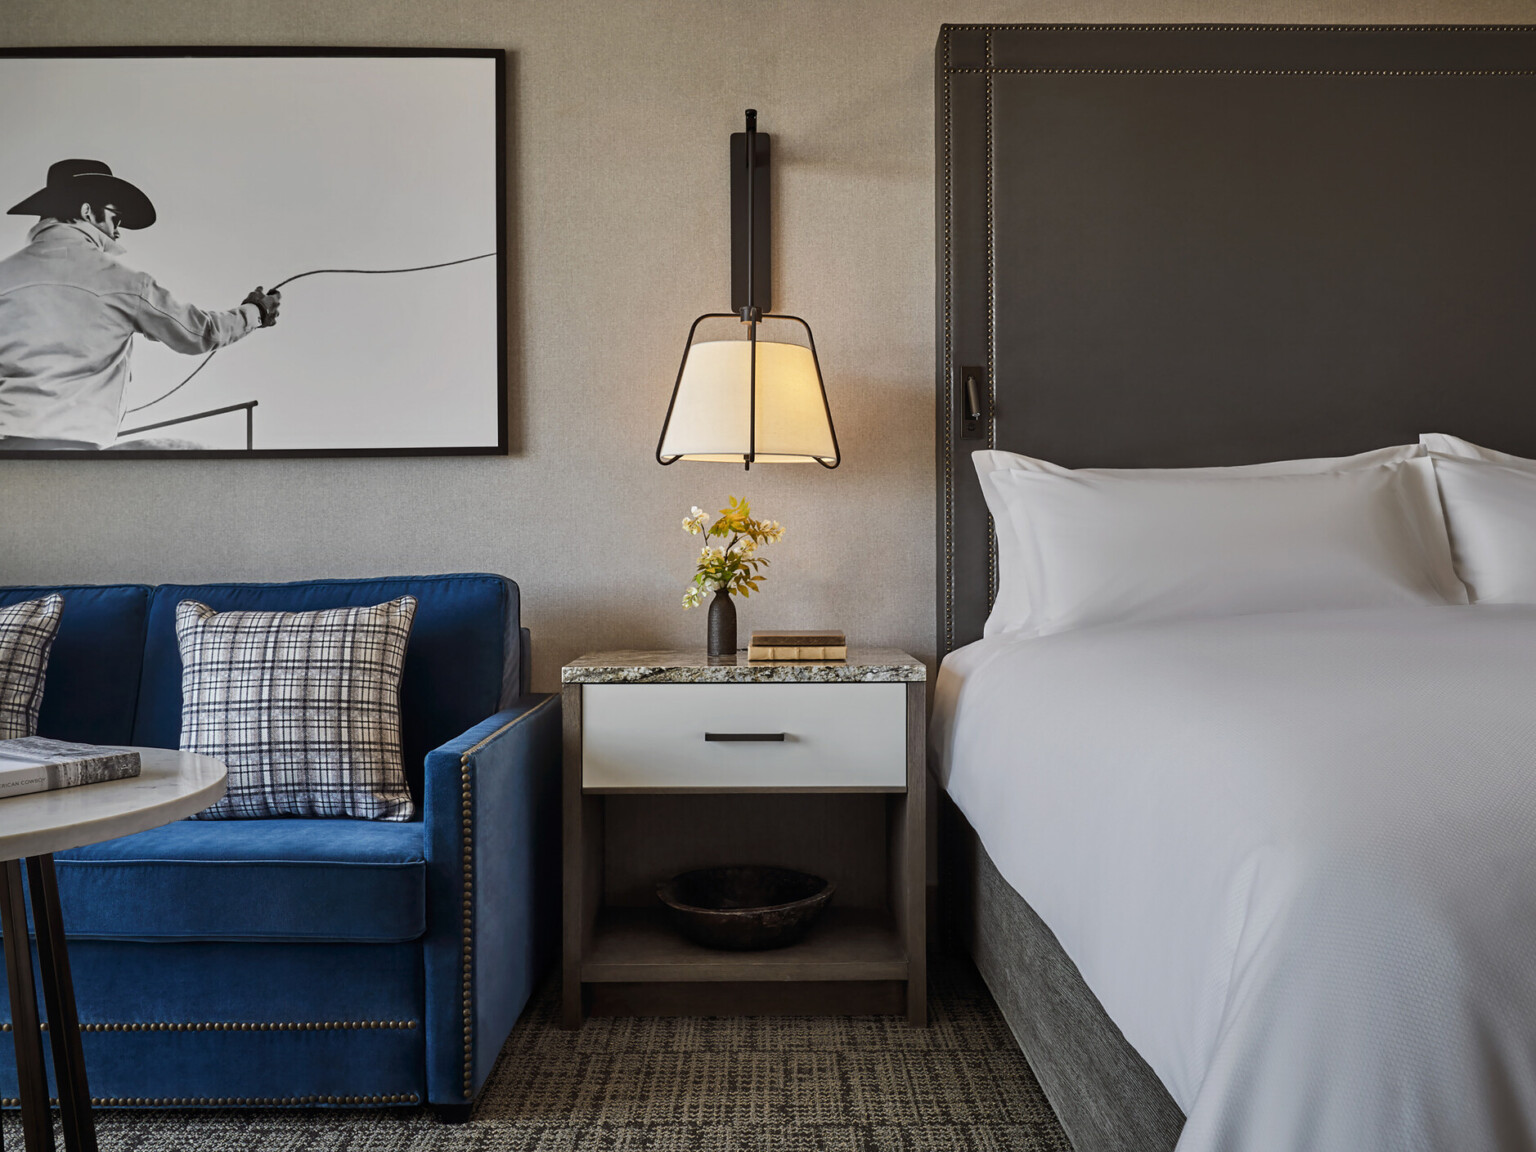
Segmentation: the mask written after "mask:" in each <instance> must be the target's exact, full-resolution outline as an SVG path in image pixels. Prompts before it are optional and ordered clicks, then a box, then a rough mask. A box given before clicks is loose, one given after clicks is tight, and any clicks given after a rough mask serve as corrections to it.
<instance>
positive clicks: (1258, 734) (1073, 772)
mask: <svg viewBox="0 0 1536 1152" xmlns="http://www.w3.org/2000/svg"><path fill="white" fill-rule="evenodd" d="M933 738H934V741H935V745H936V750H937V752H938V762H939V768H940V773H941V776H942V778H943V779H944V781H945V783H946V787H947V788H948V790H949V793H950V795H951V796H952V797H953V798H954V800H955V802H956V803H957V804H958V805H959V807H960V809H961V810H962V811H963V812H964V813H965V815H966V816H967V818H968V819H969V820H970V822H971V824H972V825H973V826H974V827H975V829H976V831H977V833H978V834H979V835H980V837H981V840H982V843H983V844H984V845H985V846H986V849H987V852H988V854H989V855H990V856H991V857H992V859H993V861H994V862H995V863H996V864H997V867H998V869H999V871H1000V872H1001V873H1002V875H1003V876H1004V877H1005V878H1006V879H1007V880H1008V882H1009V883H1010V884H1012V885H1013V887H1014V888H1015V889H1017V891H1018V892H1019V893H1020V894H1021V895H1022V896H1023V897H1024V898H1025V899H1026V900H1028V901H1029V903H1030V904H1031V905H1032V906H1033V907H1034V908H1035V910H1036V911H1037V912H1038V913H1039V914H1040V916H1041V917H1042V918H1043V919H1044V921H1045V922H1046V924H1048V925H1049V926H1050V927H1051V929H1052V930H1053V931H1054V932H1055V934H1056V936H1057V938H1058V939H1059V940H1060V942H1061V944H1062V946H1063V947H1064V948H1065V949H1066V951H1067V953H1068V955H1070V956H1071V957H1072V959H1073V960H1074V961H1075V962H1076V963H1077V966H1078V968H1079V969H1080V970H1081V972H1082V974H1083V977H1084V978H1085V979H1086V981H1087V982H1088V985H1089V986H1090V987H1091V988H1092V989H1093V991H1094V992H1095V993H1096V994H1097V996H1098V997H1099V999H1100V1000H1101V1001H1102V1002H1103V1004H1104V1006H1105V1008H1106V1009H1107V1010H1108V1012H1109V1014H1110V1016H1111V1017H1112V1018H1113V1019H1114V1020H1115V1022H1116V1023H1117V1024H1118V1025H1119V1026H1120V1028H1121V1030H1122V1031H1123V1032H1124V1034H1125V1036H1126V1038H1127V1039H1128V1040H1129V1041H1130V1042H1131V1044H1133V1045H1134V1046H1135V1047H1136V1049H1137V1050H1138V1051H1139V1052H1140V1053H1141V1054H1142V1056H1143V1057H1144V1058H1145V1059H1146V1060H1147V1062H1148V1063H1149V1064H1150V1065H1151V1066H1152V1068H1153V1070H1154V1071H1155V1072H1156V1073H1157V1075H1158V1076H1159V1077H1160V1078H1161V1079H1162V1081H1163V1083H1164V1084H1165V1085H1166V1086H1167V1088H1168V1090H1169V1092H1170V1093H1171V1094H1172V1096H1173V1098H1174V1100H1175V1101H1177V1102H1178V1105H1179V1107H1180V1108H1182V1109H1183V1110H1184V1112H1185V1114H1186V1115H1187V1116H1188V1118H1189V1119H1188V1123H1187V1124H1186V1126H1185V1128H1184V1132H1183V1136H1182V1138H1181V1139H1180V1142H1179V1149H1180V1150H1181V1152H1218V1150H1220V1152H1261V1150H1269V1149H1275V1150H1284V1152H1302V1150H1307V1152H1375V1150H1381V1152H1386V1150H1388V1149H1390V1150H1393V1152H1403V1150H1409V1149H1424V1150H1436V1152H1439V1150H1445V1152H1453V1150H1454V1152H1481V1150H1491V1149H1498V1150H1500V1152H1509V1150H1512V1149H1529V1148H1533V1147H1536V607H1527V606H1488V605H1484V606H1477V607H1444V608H1406V609H1390V610H1380V611H1349V612H1326V613H1285V614H1274V615H1262V616H1244V617H1234V618H1228V619H1218V620H1203V621H1193V622H1181V623H1175V624H1150V625H1135V626H1129V625H1128V626H1106V627H1099V628H1090V629H1084V630H1081V631H1077V632H1069V633H1064V634H1060V635H1055V636H1048V637H1044V638H1039V639H1022V640H1010V639H1008V638H1007V637H1002V638H996V639H991V640H984V641H982V642H980V643H978V644H973V645H971V646H969V647H967V648H964V649H961V650H959V651H957V652H955V653H953V654H951V656H950V657H949V658H948V659H947V660H946V661H945V663H944V667H943V669H942V670H941V672H940V674H939V680H938V685H937V696H936V706H935V715H934V726H933Z"/></svg>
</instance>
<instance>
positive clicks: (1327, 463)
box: [971, 444, 1424, 636]
mask: <svg viewBox="0 0 1536 1152" xmlns="http://www.w3.org/2000/svg"><path fill="white" fill-rule="evenodd" d="M1422 455H1424V449H1423V448H1422V447H1420V446H1419V445H1418V444H1402V445H1397V446H1394V447H1391V448H1378V449H1376V450H1375V451H1372V452H1361V453H1359V454H1357V455H1355V456H1331V457H1322V458H1318V459H1312V460H1275V461H1271V462H1269V463H1265V464H1239V465H1235V466H1232V467H1226V468H1082V469H1073V468H1063V467H1062V466H1061V465H1060V464H1052V463H1051V462H1050V461H1048V460H1037V459H1035V458H1034V457H1032V456H1021V455H1020V454H1019V453H1017V452H999V451H981V452H972V453H971V461H972V463H974V464H975V465H976V474H977V476H978V477H980V479H981V494H982V497H983V498H984V499H985V500H986V502H987V511H988V512H990V513H991V514H992V524H993V531H994V533H995V535H996V536H997V596H996V598H995V599H994V600H993V601H992V611H991V612H990V613H989V614H988V616H987V622H986V625H985V626H984V627H983V628H982V635H983V636H995V635H998V634H999V633H1002V632H1006V631H1008V630H1009V629H1010V628H1014V627H1017V626H1018V625H1019V622H1020V621H1023V620H1024V619H1026V618H1027V617H1028V615H1029V595H1028V592H1027V589H1026V587H1025V577H1024V572H1025V569H1026V568H1027V567H1028V564H1029V561H1028V556H1027V553H1026V552H1025V550H1024V545H1023V542H1022V541H1021V540H1020V539H1019V536H1018V533H1017V532H1015V531H1014V529H1013V524H1012V521H1011V520H1010V518H1009V517H1008V515H1007V513H1006V511H1005V509H1004V506H1003V503H1002V500H1001V497H1000V496H999V495H998V492H997V486H996V485H995V484H994V483H993V481H992V474H993V473H994V472H999V471H1013V470H1022V471H1026V472H1048V473H1051V474H1053V475H1057V476H1075V475H1085V476H1116V477H1124V478H1127V479H1129V478H1137V477H1141V478H1147V479H1155V478H1158V477H1177V478H1186V479H1218V480H1219V479H1224V478H1228V477H1233V476H1297V475H1310V474H1312V473H1316V472H1344V471H1351V470H1355V469H1360V468H1375V467H1377V466H1379V465H1382V464H1395V463H1398V462H1399V461H1402V460H1409V459H1413V458H1414V457H1418V456H1422Z"/></svg>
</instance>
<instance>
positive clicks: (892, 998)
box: [561, 658, 928, 1028]
mask: <svg viewBox="0 0 1536 1152" xmlns="http://www.w3.org/2000/svg"><path fill="white" fill-rule="evenodd" d="M908 659H910V658H908ZM890 687H892V688H897V687H899V688H900V689H901V690H904V692H905V698H906V741H905V743H906V785H905V788H878V789H872V788H783V789H781V788H767V787H757V788H737V789H724V788H706V789H691V788H690V789H678V788H660V789H647V788H633V789H622V790H615V789H609V790H595V789H584V788H583V787H582V731H583V728H582V702H583V688H584V685H583V684H581V683H567V684H566V685H565V688H564V690H563V701H562V702H563V708H564V723H565V749H564V752H565V767H564V779H563V797H562V799H563V813H564V815H563V821H564V823H563V835H564V841H563V849H562V851H563V871H564V931H563V959H562V968H561V977H562V1021H563V1023H564V1025H565V1026H566V1027H567V1028H578V1027H580V1026H581V1023H582V1021H583V1019H584V1018H585V1017H586V1015H587V1014H588V1013H589V1012H591V1013H596V1014H599V1015H763V1014H768V1015H781V1014H866V1013H868V1014H876V1013H878V1014H904V1015H905V1016H906V1017H907V1020H908V1021H909V1022H910V1023H911V1024H912V1025H914V1026H917V1027H922V1026H925V1025H926V1024H927V1016H928V1005H927V975H928V973H927V924H926V901H925V880H926V848H927V842H926V836H927V833H926V827H925V822H926V819H927V794H926V789H927V768H926V747H925V744H926V707H927V704H926V695H925V690H924V684H923V682H922V681H909V682H905V683H903V684H900V685H899V686H898V685H890ZM742 690H743V691H745V690H746V686H745V685H744V686H743V687H742ZM726 863H782V864H787V865H788V866H790V867H802V868H805V869H806V870H807V871H817V872H818V874H821V875H827V876H829V878H830V879H832V880H833V881H834V882H835V883H837V884H838V893H837V896H836V897H835V898H834V900H833V903H832V905H831V906H830V907H829V908H828V909H827V911H826V913H825V915H824V916H823V918H822V920H821V921H819V922H818V924H817V925H816V926H815V927H814V928H813V929H812V931H811V933H810V934H809V935H808V936H807V937H806V939H805V940H803V941H801V942H799V943H797V944H794V945H791V946H790V947H788V948H782V949H772V950H768V951H762V952H725V951H717V950H712V949H706V948H701V947H699V946H697V945H695V944H692V943H690V942H688V941H686V940H684V939H682V938H681V937H679V936H677V935H676V934H675V933H674V932H673V931H672V929H671V928H670V926H668V925H667V924H666V922H665V920H664V919H663V917H662V911H663V910H662V909H661V906H660V904H659V903H658V902H656V901H655V899H654V896H653V895H652V892H651V889H653V888H654V884H655V882H656V881H657V880H660V879H663V878H664V877H665V876H669V875H671V874H673V873H674V872H675V871H680V870H682V869H683V868H687V867H700V866H705V865H708V864H726Z"/></svg>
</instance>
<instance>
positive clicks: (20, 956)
mask: <svg viewBox="0 0 1536 1152" xmlns="http://www.w3.org/2000/svg"><path fill="white" fill-rule="evenodd" d="M136 751H137V752H138V753H139V758H140V774H139V775H138V776H134V777H130V778H128V779H124V780H108V781H105V782H103V783H100V784H83V785H81V786H79V787H76V788H61V789H59V790H58V791H57V792H35V793H32V794H31V795H28V796H11V797H7V798H6V799H4V800H0V932H3V933H4V936H5V975H6V984H7V986H8V990H9V992H10V998H11V1028H12V1036H13V1037H14V1039H15V1041H16V1080H17V1086H18V1088H19V1089H20V1091H19V1095H20V1098H21V1130H22V1136H23V1138H24V1140H25V1143H26V1147H27V1152H44V1150H47V1152H52V1149H53V1147H54V1143H53V1118H52V1116H51V1114H50V1112H49V1107H48V1077H47V1074H46V1073H45V1071H44V1068H43V1033H42V1028H41V1026H40V1022H39V1021H38V1017H37V991H36V988H35V986H34V984H33V976H32V952H31V949H30V948H29V947H28V946H27V912H26V902H25V896H24V893H23V891H22V881H21V872H22V869H21V864H22V861H23V860H25V861H26V864H27V869H26V871H27V883H28V885H29V886H30V887H31V889H32V924H33V927H34V928H35V929H36V933H37V959H38V966H39V968H40V969H41V972H42V984H43V1004H44V1007H45V1008H46V1009H47V1012H48V1039H49V1042H50V1044H51V1046H52V1048H53V1074H54V1080H55V1081H56V1082H57V1084H58V1090H59V1117H60V1120H61V1121H62V1123H63V1128H64V1147H65V1148H66V1149H68V1150H69V1152H96V1125H95V1121H94V1120H93V1119H92V1117H91V1091H90V1088H89V1086H88V1085H87V1083H86V1078H85V1057H84V1055H83V1053H82V1051H81V1048H80V1021H79V1018H78V1017H77V1016H76V1014H75V989H74V984H73V983H72V982H71V980H70V976H69V955H68V952H67V950H66V948H65V944H64V922H63V919H62V917H61V915H60V911H59V887H58V881H57V878H56V877H55V874H54V868H53V853H55V852H58V851H62V850H63V849H65V848H78V847H80V846H81V845H83V844H96V843H99V842H101V841H102V840H113V839H116V838H117V837H119V836H127V835H130V834H132V833H134V832H143V831H146V830H147V829H150V828H158V827H159V826H160V825H162V824H169V823H170V822H171V821H172V820H180V819H181V818H182V817H183V816H190V815H192V813H194V812H201V811H202V810H203V809H204V808H206V807H208V805H210V804H212V803H214V802H215V801H216V800H218V799H219V798H220V797H221V796H223V795H224V765H222V764H220V763H219V762H218V761H217V760H215V759H213V758H212V757H211V756H199V755H196V754H194V753H191V752H175V751H172V750H170V749H167V748H139V749H136Z"/></svg>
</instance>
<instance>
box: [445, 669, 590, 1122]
mask: <svg viewBox="0 0 1536 1152" xmlns="http://www.w3.org/2000/svg"><path fill="white" fill-rule="evenodd" d="M560 756H561V731H560V697H559V696H558V695H549V696H536V695H530V696H524V697H523V698H522V699H521V700H518V701H517V702H516V703H514V704H513V705H512V706H511V707H510V708H507V709H505V710H504V711H501V712H498V713H497V714H496V715H494V716H492V717H490V718H489V719H488V720H486V721H484V722H483V723H481V724H477V725H475V727H473V728H471V729H470V730H469V731H468V732H465V733H464V734H463V735H462V736H459V737H458V738H456V739H454V740H450V741H449V742H448V743H447V744H444V745H443V746H442V747H440V748H436V749H434V750H433V751H431V752H429V753H428V754H427V759H426V766H425V778H424V780H423V786H422V793H423V809H424V812H423V819H424V821H425V823H426V827H425V829H424V831H425V839H426V857H427V936H426V941H425V965H426V1020H425V1022H424V1023H425V1025H426V1041H427V1098H428V1099H429V1100H430V1101H431V1102H432V1103H434V1104H452V1105H464V1104H468V1103H470V1102H471V1101H473V1100H474V1098H475V1093H476V1092H478V1091H479V1089H480V1085H481V1084H482V1083H483V1082H484V1081H485V1078H486V1076H487V1075H489V1074H490V1071H491V1067H492V1065H494V1064H495V1062H496V1056H497V1054H498V1053H499V1052H500V1051H501V1047H502V1045H503V1044H504V1043H505V1042H506V1039H507V1036H508V1034H509V1033H510V1032H511V1031H512V1025H513V1024H515V1023H516V1022H517V1017H518V1015H519V1014H520V1013H521V1012H522V1010H523V1006H524V1005H525V1004H526V1003H527V1002H528V997H529V995H530V994H531V993H532V991H533V988H534V986H535V984H536V983H537V982H538V980H539V978H540V976H541V975H543V973H544V971H545V970H546V968H547V967H548V966H549V963H550V962H551V961H552V960H553V959H554V957H555V953H556V950H557V947H558V941H559V922H560Z"/></svg>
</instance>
